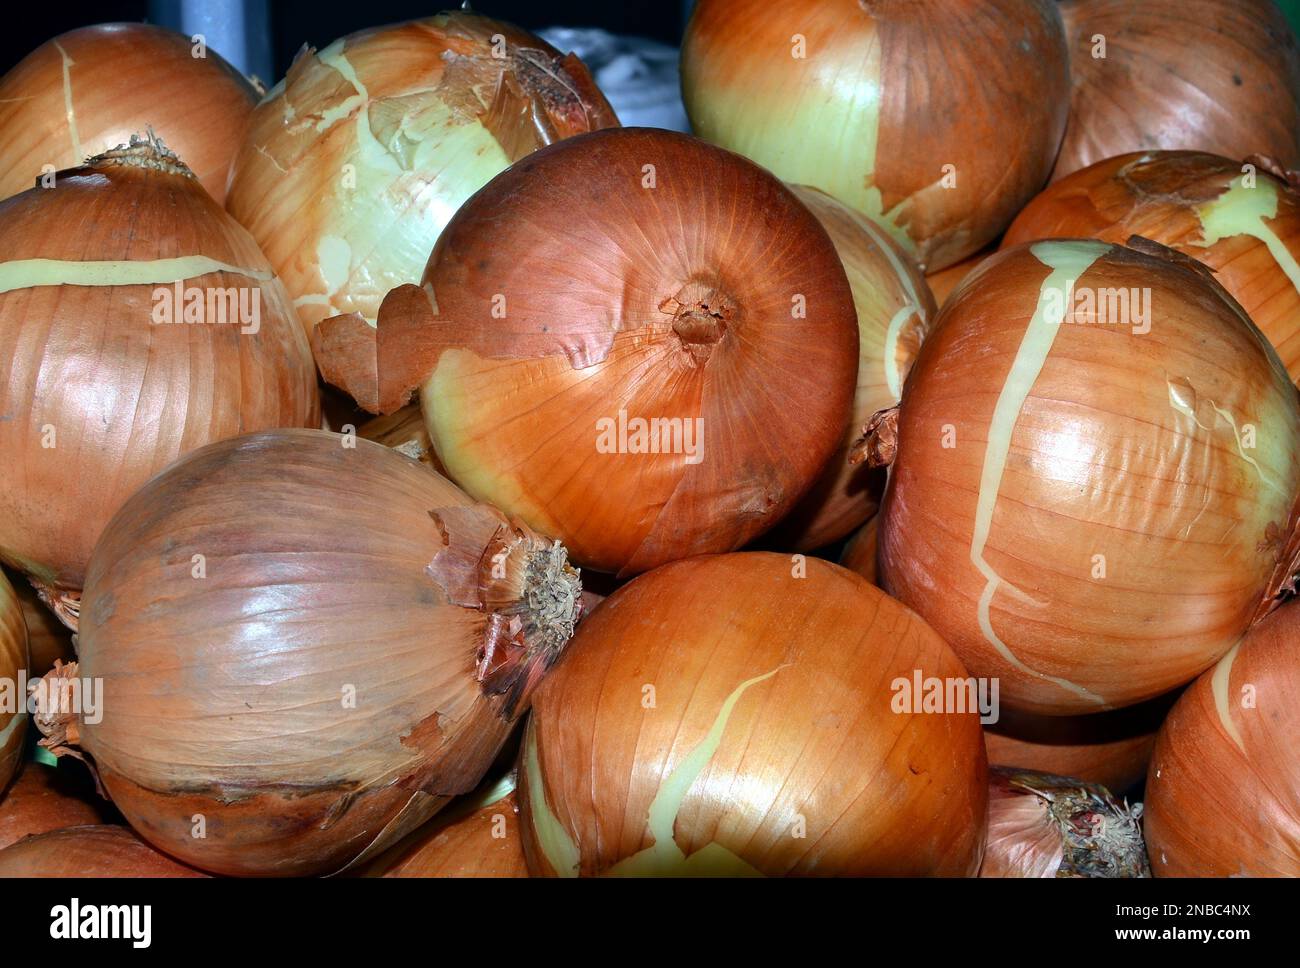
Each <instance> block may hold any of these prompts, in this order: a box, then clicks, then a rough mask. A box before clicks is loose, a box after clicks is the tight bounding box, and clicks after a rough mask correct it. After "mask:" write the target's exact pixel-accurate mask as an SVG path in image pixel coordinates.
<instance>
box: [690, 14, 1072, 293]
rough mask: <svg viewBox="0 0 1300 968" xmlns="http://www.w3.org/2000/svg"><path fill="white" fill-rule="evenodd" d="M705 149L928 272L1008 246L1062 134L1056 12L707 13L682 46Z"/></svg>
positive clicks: (1064, 82) (1064, 74) (1061, 52)
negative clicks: (828, 199) (844, 215)
mask: <svg viewBox="0 0 1300 968" xmlns="http://www.w3.org/2000/svg"><path fill="white" fill-rule="evenodd" d="M682 91H683V94H684V96H685V100H686V109H687V113H688V114H689V115H690V118H691V126H692V128H693V130H694V131H695V133H696V134H698V135H700V136H701V137H703V138H707V139H708V140H709V141H713V142H715V143H717V144H720V145H723V146H724V147H727V148H731V149H732V150H733V151H739V152H740V153H741V154H743V155H747V156H748V157H750V158H752V159H754V160H755V161H757V162H758V163H759V164H760V165H763V166H765V167H767V168H770V169H771V170H772V171H773V172H775V173H776V174H777V175H778V176H780V177H781V178H783V179H785V180H786V181H788V182H794V183H796V184H801V185H814V186H816V187H817V188H820V189H822V190H823V191H826V192H828V193H829V194H831V195H833V196H835V197H836V198H838V199H839V200H840V201H841V202H844V203H845V204H846V205H850V206H852V207H853V208H855V209H857V210H858V211H860V212H862V213H864V214H866V215H869V216H871V217H872V218H874V219H876V220H877V221H878V222H880V223H881V224H882V225H884V226H886V227H887V228H888V229H889V230H890V231H891V233H892V234H893V235H894V237H895V239H896V240H897V241H898V242H900V243H901V244H903V245H904V246H905V247H906V248H908V250H909V252H911V253H912V254H913V255H915V256H916V258H917V260H918V261H919V262H920V263H921V265H922V266H924V267H925V268H926V269H927V271H932V270H935V269H942V268H943V267H944V266H948V265H951V264H953V263H954V262H957V261H959V260H961V259H963V258H964V257H966V256H968V255H970V254H971V253H973V252H976V251H978V250H979V249H980V248H981V247H983V246H985V245H987V244H988V243H989V242H991V241H993V239H994V238H996V237H997V235H998V233H999V232H1001V231H1002V229H1004V228H1005V227H1006V225H1007V223H1008V222H1010V221H1011V219H1012V217H1013V216H1014V215H1015V214H1016V212H1017V211H1019V209H1020V207H1021V206H1022V205H1024V204H1025V202H1027V201H1028V200H1029V199H1030V198H1031V197H1033V194H1034V192H1036V191H1038V189H1039V188H1041V187H1042V185H1043V183H1044V182H1046V181H1047V175H1048V172H1050V171H1051V169H1052V161H1053V159H1054V158H1055V157H1056V149H1057V146H1058V145H1059V144H1060V142H1061V134H1062V132H1063V131H1064V130H1065V119H1066V107H1067V98H1068V92H1069V72H1068V69H1067V65H1066V51H1065V34H1064V30H1063V29H1062V25H1061V19H1060V16H1059V15H1058V14H1057V12H1056V4H1055V3H1053V2H1051V0H945V2H944V3H917V2H916V0H786V2H784V3H778V4H774V3H771V2H768V0H700V2H699V3H698V4H697V5H696V7H695V12H694V14H693V15H692V17H691V21H690V24H689V25H688V26H687V28H686V37H685V39H684V41H683V44H682Z"/></svg>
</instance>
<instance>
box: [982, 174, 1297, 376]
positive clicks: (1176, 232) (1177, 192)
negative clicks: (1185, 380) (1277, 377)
mask: <svg viewBox="0 0 1300 968" xmlns="http://www.w3.org/2000/svg"><path fill="white" fill-rule="evenodd" d="M1133 235H1140V236H1143V237H1144V238H1148V239H1151V240H1153V241H1155V242H1159V243H1161V244H1162V245H1167V246H1172V247H1173V248H1175V249H1177V250H1178V251H1179V252H1182V253H1183V254H1184V255H1189V256H1191V257H1192V258H1193V259H1197V260H1198V261H1200V262H1204V263H1205V264H1206V265H1208V266H1209V267H1210V268H1211V269H1213V270H1214V273H1215V276H1214V278H1215V279H1216V280H1218V282H1219V283H1220V284H1221V285H1222V286H1223V288H1225V289H1227V290H1228V292H1229V293H1231V294H1232V296H1233V298H1235V299H1236V300H1237V301H1238V302H1239V303H1241V308H1242V309H1244V310H1246V312H1247V314H1248V315H1249V316H1250V318H1251V320H1252V321H1253V322H1254V323H1255V325H1256V326H1258V327H1259V328H1260V329H1261V330H1263V331H1264V335H1265V336H1267V337H1268V338H1269V340H1270V342H1272V344H1273V346H1274V347H1275V348H1276V349H1277V351H1278V356H1280V357H1281V359H1282V362H1283V363H1284V364H1285V365H1286V368H1287V371H1288V372H1289V373H1290V374H1291V376H1292V378H1293V379H1295V378H1297V377H1300V263H1298V262H1297V257H1300V193H1297V192H1296V190H1295V189H1294V188H1292V187H1291V186H1290V185H1289V184H1288V183H1287V182H1285V181H1283V180H1281V179H1279V178H1276V177H1274V176H1273V175H1271V174H1268V173H1267V172H1266V171H1261V170H1259V169H1258V166H1257V165H1254V164H1252V165H1251V166H1250V167H1246V166H1244V165H1243V164H1242V163H1240V162H1236V161H1229V160H1228V159H1227V158H1219V157H1216V156H1214V155H1206V154H1201V153H1199V152H1192V151H1148V152H1143V153H1141V154H1129V155H1121V156H1119V157H1118V158H1109V159H1107V160H1105V161H1100V162H1098V163H1097V164H1095V165H1091V166H1089V167H1087V168H1085V169H1083V170H1082V171H1076V172H1074V173H1073V174H1071V175H1068V176H1067V177H1065V178H1063V179H1061V180H1060V181H1058V182H1056V183H1055V184H1053V185H1051V186H1049V187H1048V188H1047V189H1046V190H1045V191H1044V192H1043V193H1042V194H1041V195H1039V196H1038V197H1037V198H1035V199H1034V200H1033V201H1032V202H1030V203H1029V205H1028V206H1026V207H1025V210H1024V211H1023V212H1021V213H1020V215H1018V216H1017V217H1016V220H1015V221H1014V222H1013V223H1012V224H1011V228H1009V229H1007V234H1006V238H1005V239H1004V241H1003V244H1004V245H1016V244H1018V243H1021V242H1031V241H1034V240H1036V239H1047V238H1060V237H1070V238H1085V237H1092V238H1097V239H1101V240H1103V241H1105V242H1126V241H1128V239H1129V237H1130V236H1133Z"/></svg>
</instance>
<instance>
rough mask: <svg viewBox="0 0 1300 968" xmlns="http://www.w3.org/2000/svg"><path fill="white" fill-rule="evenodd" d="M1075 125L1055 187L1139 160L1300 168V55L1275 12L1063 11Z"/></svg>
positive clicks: (1168, 4)
mask: <svg viewBox="0 0 1300 968" xmlns="http://www.w3.org/2000/svg"><path fill="white" fill-rule="evenodd" d="M1061 16H1062V17H1063V18H1064V20H1065V31H1066V37H1067V42H1068V49H1069V61H1070V86H1071V91H1070V123H1069V125H1068V126H1067V127H1066V130H1065V140H1064V141H1063V142H1062V144H1061V153H1060V156H1059V157H1058V158H1057V159H1056V168H1055V170H1054V171H1053V173H1052V177H1053V178H1054V179H1055V178H1061V177H1062V176H1064V175H1068V174H1069V173H1070V172H1072V171H1077V170H1078V169H1080V168H1084V167H1087V166H1088V165H1091V164H1093V163H1094V162H1097V161H1101V160H1102V159H1104V158H1110V157H1112V156H1113V155H1121V154H1124V153H1126V152H1130V151H1145V150H1149V149H1155V148H1175V149H1176V148H1181V149H1187V150H1191V151H1208V152H1212V153H1214V154H1218V155H1226V156H1227V157H1229V158H1241V157H1244V156H1245V155H1249V154H1252V153H1255V152H1258V153H1260V154H1265V155H1270V156H1272V157H1274V158H1276V159H1277V160H1278V161H1279V162H1280V163H1281V164H1282V165H1284V166H1285V167H1287V168H1294V167H1297V166H1300V51H1297V48H1296V40H1295V35H1294V34H1293V33H1292V31H1291V27H1290V25H1289V24H1288V23H1287V20H1286V17H1285V16H1284V15H1283V13H1282V11H1281V10H1280V9H1278V6H1277V4H1276V3H1274V2H1273V0H1142V2H1141V3H1134V2H1133V0H1062V3H1061Z"/></svg>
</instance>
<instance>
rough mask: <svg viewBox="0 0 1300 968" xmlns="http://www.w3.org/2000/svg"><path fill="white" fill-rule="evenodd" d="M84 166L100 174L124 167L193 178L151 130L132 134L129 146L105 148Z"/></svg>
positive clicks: (187, 169) (186, 167)
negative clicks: (105, 170) (109, 169)
mask: <svg viewBox="0 0 1300 968" xmlns="http://www.w3.org/2000/svg"><path fill="white" fill-rule="evenodd" d="M86 165H87V166H88V167H90V168H94V169H97V170H100V171H103V170H104V169H107V168H115V167H128V168H147V169H149V170H150V171H160V172H162V173H164V174H167V175H180V176H181V177H182V178H189V179H192V180H197V179H195V176H194V172H192V171H190V169H189V166H188V165H186V164H185V162H183V161H181V160H180V158H178V157H177V156H176V153H175V152H174V151H172V150H171V149H170V148H168V147H167V146H166V145H165V144H163V140H162V138H160V137H158V135H156V134H154V131H153V129H152V128H150V129H149V130H148V132H147V133H146V134H144V135H139V134H133V135H131V141H130V143H129V144H124V145H118V146H117V147H116V148H109V149H108V150H107V151H105V152H103V153H102V154H98V155H96V156H95V157H93V158H91V159H90V160H89V161H88V162H86Z"/></svg>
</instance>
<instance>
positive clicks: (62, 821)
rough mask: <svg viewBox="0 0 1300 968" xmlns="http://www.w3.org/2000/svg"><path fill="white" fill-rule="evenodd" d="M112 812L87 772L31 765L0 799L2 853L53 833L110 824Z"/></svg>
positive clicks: (28, 765) (23, 770)
mask: <svg viewBox="0 0 1300 968" xmlns="http://www.w3.org/2000/svg"><path fill="white" fill-rule="evenodd" d="M112 812H113V811H112V809H111V808H109V807H108V805H107V804H106V803H105V802H104V801H103V800H102V799H101V798H100V797H99V795H98V794H97V793H96V792H95V786H94V784H93V783H91V782H90V778H89V777H87V776H86V774H85V772H84V771H82V772H80V773H77V774H74V773H73V771H72V769H68V768H64V769H56V768H55V767H52V766H46V765H45V764H44V763H27V764H26V765H25V766H24V767H23V769H22V772H21V773H19V774H18V778H17V779H16V780H14V782H13V785H12V786H11V787H10V788H9V790H8V792H6V793H5V794H4V795H3V796H0V850H3V849H4V848H5V847H8V846H9V845H10V844H14V843H17V842H18V841H20V840H22V839H23V838H24V837H31V836H35V835H36V834H43V833H47V832H49V831H51V830H63V829H64V828H65V827H79V826H82V825H83V824H99V823H107V822H108V821H109V820H110V819H111V814H112Z"/></svg>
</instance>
